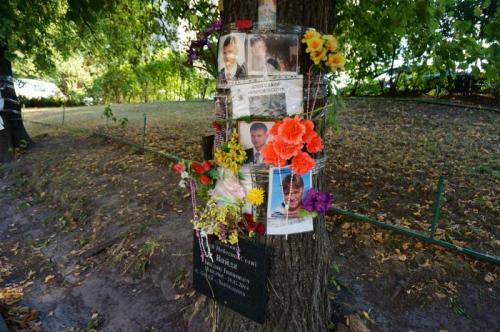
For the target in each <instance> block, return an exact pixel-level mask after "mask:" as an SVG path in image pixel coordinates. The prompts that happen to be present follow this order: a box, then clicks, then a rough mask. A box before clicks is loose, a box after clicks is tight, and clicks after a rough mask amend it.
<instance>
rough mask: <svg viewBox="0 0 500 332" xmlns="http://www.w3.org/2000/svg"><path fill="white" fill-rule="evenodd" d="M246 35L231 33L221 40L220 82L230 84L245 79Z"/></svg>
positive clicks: (219, 54)
mask: <svg viewBox="0 0 500 332" xmlns="http://www.w3.org/2000/svg"><path fill="white" fill-rule="evenodd" d="M245 39H246V34H245V33H231V34H229V35H225V36H222V37H221V38H220V39H219V53H218V59H217V62H218V70H219V81H221V82H228V81H235V80H241V79H245V78H246V77H247V69H246V66H245V45H246V43H245Z"/></svg>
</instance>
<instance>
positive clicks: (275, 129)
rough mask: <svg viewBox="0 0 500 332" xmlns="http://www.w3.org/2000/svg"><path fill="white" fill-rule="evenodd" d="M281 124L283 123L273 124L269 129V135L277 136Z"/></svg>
mask: <svg viewBox="0 0 500 332" xmlns="http://www.w3.org/2000/svg"><path fill="white" fill-rule="evenodd" d="M282 123H283V121H281V120H279V121H276V122H275V123H274V124H273V126H272V127H271V130H270V131H269V132H270V133H271V135H273V136H278V129H279V127H280V126H281V124H282Z"/></svg>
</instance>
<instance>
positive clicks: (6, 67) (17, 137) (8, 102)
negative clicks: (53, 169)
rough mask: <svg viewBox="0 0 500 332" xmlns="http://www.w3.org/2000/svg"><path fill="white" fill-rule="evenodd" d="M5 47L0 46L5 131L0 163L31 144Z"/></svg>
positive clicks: (0, 144)
mask: <svg viewBox="0 0 500 332" xmlns="http://www.w3.org/2000/svg"><path fill="white" fill-rule="evenodd" d="M6 51H7V46H6V45H0V97H1V98H2V99H3V106H1V108H0V116H1V117H2V120H3V123H4V126H5V129H3V130H1V132H2V133H0V162H2V161H7V160H10V159H11V158H12V155H13V154H12V151H13V150H14V149H18V148H28V147H29V146H30V145H32V144H33V141H32V140H31V138H30V137H29V135H28V133H27V132H26V129H25V128H24V124H23V120H22V117H21V105H20V104H19V100H18V98H17V95H16V90H15V89H14V79H13V77H12V66H11V63H10V61H9V60H8V59H7V57H6V54H5V53H6Z"/></svg>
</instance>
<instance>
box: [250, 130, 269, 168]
mask: <svg viewBox="0 0 500 332" xmlns="http://www.w3.org/2000/svg"><path fill="white" fill-rule="evenodd" d="M267 138H268V137H267V126H266V125H265V124H264V123H262V122H254V123H252V125H251V126H250V139H251V141H252V145H253V147H252V148H250V149H247V150H245V152H246V153H247V161H246V162H247V163H252V164H256V165H261V164H263V163H264V159H263V158H262V154H261V152H260V151H261V150H262V148H263V147H264V145H266V143H267Z"/></svg>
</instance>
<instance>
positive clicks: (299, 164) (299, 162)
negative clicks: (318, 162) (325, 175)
mask: <svg viewBox="0 0 500 332" xmlns="http://www.w3.org/2000/svg"><path fill="white" fill-rule="evenodd" d="M314 164H315V162H314V159H312V158H311V157H310V156H309V154H308V153H307V152H302V151H301V152H299V153H298V154H297V155H296V156H295V157H294V158H293V160H292V166H291V168H292V171H293V172H294V173H295V174H298V175H303V174H306V173H307V172H309V171H310V170H312V169H313V168H314Z"/></svg>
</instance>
